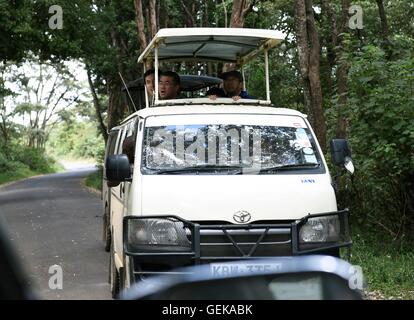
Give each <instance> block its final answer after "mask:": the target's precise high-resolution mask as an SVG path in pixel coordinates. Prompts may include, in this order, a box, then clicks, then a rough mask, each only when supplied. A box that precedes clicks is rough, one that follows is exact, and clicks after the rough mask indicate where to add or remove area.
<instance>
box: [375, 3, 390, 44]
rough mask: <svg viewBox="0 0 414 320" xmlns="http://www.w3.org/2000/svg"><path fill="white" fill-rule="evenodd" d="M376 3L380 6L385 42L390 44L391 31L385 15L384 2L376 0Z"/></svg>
mask: <svg viewBox="0 0 414 320" xmlns="http://www.w3.org/2000/svg"><path fill="white" fill-rule="evenodd" d="M376 1H377V5H378V11H379V16H380V19H381V33H382V36H383V38H384V41H385V42H388V35H389V30H388V21H387V15H386V14H385V8H384V1H383V0H376Z"/></svg>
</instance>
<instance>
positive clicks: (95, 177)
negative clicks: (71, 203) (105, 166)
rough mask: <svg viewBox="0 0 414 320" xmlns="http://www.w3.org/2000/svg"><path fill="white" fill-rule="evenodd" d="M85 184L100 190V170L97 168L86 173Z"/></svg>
mask: <svg viewBox="0 0 414 320" xmlns="http://www.w3.org/2000/svg"><path fill="white" fill-rule="evenodd" d="M85 184H86V186H88V187H90V188H93V189H96V190H98V191H100V190H101V188H102V170H101V169H98V170H97V171H95V172H93V173H91V174H90V175H88V176H87V177H86V180H85Z"/></svg>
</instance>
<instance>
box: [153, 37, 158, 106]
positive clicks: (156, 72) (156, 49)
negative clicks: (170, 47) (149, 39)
mask: <svg viewBox="0 0 414 320" xmlns="http://www.w3.org/2000/svg"><path fill="white" fill-rule="evenodd" d="M154 51H155V66H154V68H155V75H154V76H155V77H154V78H155V92H154V95H155V103H154V104H157V103H158V81H159V79H158V45H155V50H154Z"/></svg>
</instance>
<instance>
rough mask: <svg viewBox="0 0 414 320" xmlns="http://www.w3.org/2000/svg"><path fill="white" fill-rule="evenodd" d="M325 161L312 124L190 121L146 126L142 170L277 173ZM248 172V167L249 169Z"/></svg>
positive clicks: (144, 172)
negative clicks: (291, 125)
mask: <svg viewBox="0 0 414 320" xmlns="http://www.w3.org/2000/svg"><path fill="white" fill-rule="evenodd" d="M321 166H322V161H321V159H320V156H319V153H318V150H317V148H316V144H315V141H314V139H313V137H312V134H311V133H310V131H309V129H308V128H303V127H286V126H271V125H263V126H261V125H241V124H239V125H230V124H186V125H163V126H151V127H146V128H145V131H144V146H143V160H142V173H143V174H160V173H177V174H178V173H182V172H185V173H190V174H191V173H196V174H198V173H202V172H207V173H209V174H211V173H215V174H237V173H241V170H249V169H250V170H251V171H252V172H253V173H255V172H256V173H261V174H265V173H267V174H272V173H276V172H279V171H282V169H283V171H287V170H289V171H290V170H304V169H306V170H316V169H318V168H320V167H321ZM245 172H246V171H245Z"/></svg>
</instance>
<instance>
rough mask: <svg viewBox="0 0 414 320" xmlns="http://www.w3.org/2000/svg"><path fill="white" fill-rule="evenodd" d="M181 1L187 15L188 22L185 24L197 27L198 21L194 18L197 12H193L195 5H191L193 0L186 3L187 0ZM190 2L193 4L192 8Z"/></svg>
mask: <svg viewBox="0 0 414 320" xmlns="http://www.w3.org/2000/svg"><path fill="white" fill-rule="evenodd" d="M180 3H181V7H182V8H183V10H184V12H185V17H186V23H185V24H186V26H187V28H192V27H195V25H196V22H195V19H194V17H195V14H194V12H193V9H194V7H193V6H192V5H191V3H192V1H190V2H187V3H186V2H184V0H180ZM189 4H190V5H191V6H192V8H191V10H190V8H189V7H188V5H189Z"/></svg>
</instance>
